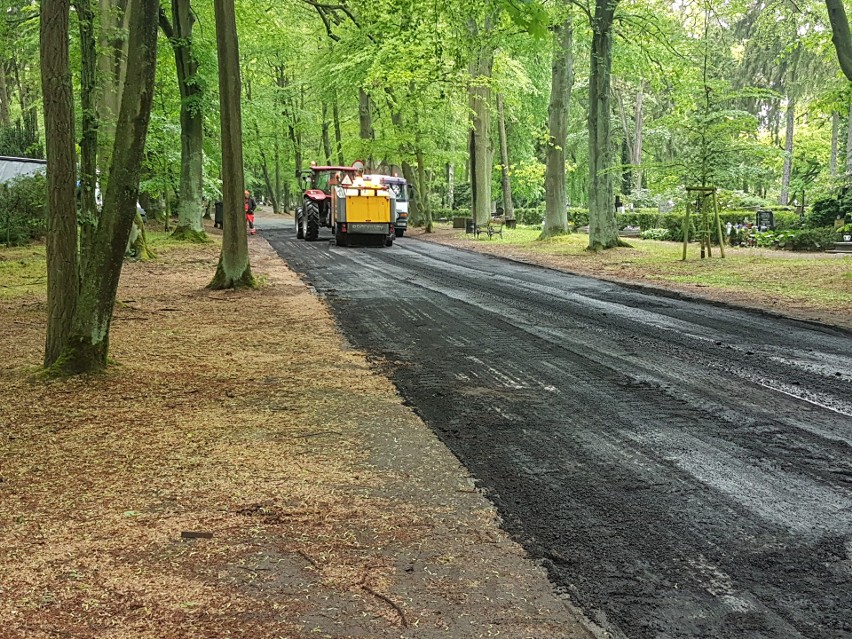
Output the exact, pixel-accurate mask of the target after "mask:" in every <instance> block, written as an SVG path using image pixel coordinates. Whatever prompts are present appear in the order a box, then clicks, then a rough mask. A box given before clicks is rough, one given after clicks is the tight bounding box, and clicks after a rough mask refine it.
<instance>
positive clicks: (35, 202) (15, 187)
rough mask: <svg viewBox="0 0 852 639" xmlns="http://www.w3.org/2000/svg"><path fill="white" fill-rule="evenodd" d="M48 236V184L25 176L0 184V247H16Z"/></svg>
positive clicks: (43, 177) (42, 176)
mask: <svg viewBox="0 0 852 639" xmlns="http://www.w3.org/2000/svg"><path fill="white" fill-rule="evenodd" d="M46 232H47V180H46V178H45V176H44V175H43V174H36V175H25V176H21V177H18V178H16V179H14V180H12V181H11V182H7V183H6V184H0V243H3V244H5V245H6V246H19V245H21V244H26V243H27V242H31V241H32V240H38V239H40V238H42V237H44V235H45V233H46Z"/></svg>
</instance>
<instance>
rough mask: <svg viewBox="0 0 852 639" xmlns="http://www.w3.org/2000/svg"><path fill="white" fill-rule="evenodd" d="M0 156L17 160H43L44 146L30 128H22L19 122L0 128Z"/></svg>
mask: <svg viewBox="0 0 852 639" xmlns="http://www.w3.org/2000/svg"><path fill="white" fill-rule="evenodd" d="M0 155H9V156H12V157H19V158H43V157H44V146H43V145H42V143H41V140H39V137H38V134H37V133H36V132H35V130H34V129H33V128H32V127H24V126H23V124H22V123H21V121H20V120H18V121H16V122H14V123H13V124H10V125H8V126H0Z"/></svg>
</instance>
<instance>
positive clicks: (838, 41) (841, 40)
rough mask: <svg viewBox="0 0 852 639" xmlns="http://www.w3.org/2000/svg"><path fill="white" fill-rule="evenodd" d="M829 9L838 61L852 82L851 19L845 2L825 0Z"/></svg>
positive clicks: (841, 0)
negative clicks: (847, 14)
mask: <svg viewBox="0 0 852 639" xmlns="http://www.w3.org/2000/svg"><path fill="white" fill-rule="evenodd" d="M825 6H826V8H827V9H828V21H829V22H830V23H831V41H832V42H833V43H834V49H835V51H837V61H838V62H839V63H840V68H841V69H842V70H843V75H845V76H846V78H847V79H848V80H850V81H852V33H850V31H849V19H848V18H847V17H846V9H844V7H843V0H825Z"/></svg>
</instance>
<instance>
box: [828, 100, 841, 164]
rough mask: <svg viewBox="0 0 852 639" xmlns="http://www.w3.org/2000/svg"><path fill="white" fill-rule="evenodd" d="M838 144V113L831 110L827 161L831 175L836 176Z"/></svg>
mask: <svg viewBox="0 0 852 639" xmlns="http://www.w3.org/2000/svg"><path fill="white" fill-rule="evenodd" d="M839 146H840V114H839V113H838V112H837V111H832V112H831V157H830V158H829V161H828V166H829V172H830V174H831V177H833V178H836V177H837V149H838V147H839Z"/></svg>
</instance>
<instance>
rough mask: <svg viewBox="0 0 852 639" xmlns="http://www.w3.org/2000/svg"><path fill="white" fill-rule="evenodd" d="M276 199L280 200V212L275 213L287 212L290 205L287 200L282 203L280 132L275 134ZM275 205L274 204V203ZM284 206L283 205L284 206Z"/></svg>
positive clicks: (275, 211) (274, 211)
mask: <svg viewBox="0 0 852 639" xmlns="http://www.w3.org/2000/svg"><path fill="white" fill-rule="evenodd" d="M274 159H275V197H276V198H277V199H278V210H275V209H274V208H273V213H281V212H285V213H286V212H287V211H288V210H289V206H290V203H289V202H288V201H287V198H284V202H283V203H282V202H281V149H280V144H279V142H278V131H276V132H275V158H274ZM273 204H274V203H273ZM282 204H283V205H282Z"/></svg>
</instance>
